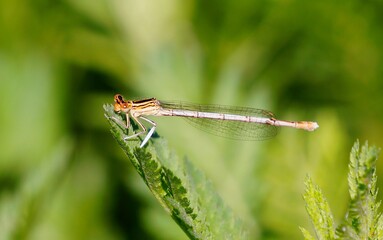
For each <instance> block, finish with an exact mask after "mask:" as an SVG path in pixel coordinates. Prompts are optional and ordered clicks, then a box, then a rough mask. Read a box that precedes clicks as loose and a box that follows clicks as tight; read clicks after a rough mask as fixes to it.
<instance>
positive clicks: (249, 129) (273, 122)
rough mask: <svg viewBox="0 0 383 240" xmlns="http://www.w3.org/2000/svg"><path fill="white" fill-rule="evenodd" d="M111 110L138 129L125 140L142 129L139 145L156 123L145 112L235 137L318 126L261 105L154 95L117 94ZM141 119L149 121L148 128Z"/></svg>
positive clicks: (264, 135) (248, 137) (261, 136)
mask: <svg viewBox="0 0 383 240" xmlns="http://www.w3.org/2000/svg"><path fill="white" fill-rule="evenodd" d="M114 111H115V112H116V113H117V114H121V115H125V117H126V122H125V121H122V120H120V119H117V118H115V117H111V118H112V119H113V120H114V121H115V122H116V123H117V124H118V125H120V126H121V127H123V128H125V129H127V130H129V128H130V127H131V123H130V119H131V120H133V122H134V123H136V124H137V125H138V127H139V129H140V130H139V131H137V132H135V133H133V134H131V135H129V136H126V137H124V140H125V141H126V140H129V139H132V138H136V137H139V136H140V135H143V134H145V133H146V136H145V137H144V140H142V142H141V145H140V148H142V147H144V146H145V144H146V143H147V142H148V141H149V139H150V138H151V137H152V135H153V133H154V131H155V129H156V127H157V124H156V123H155V122H154V121H152V120H150V119H148V118H147V117H148V116H169V117H170V116H172V117H183V118H185V119H187V120H188V121H189V122H190V123H191V124H192V125H194V126H196V127H197V128H200V129H202V130H204V131H206V132H210V133H212V134H215V135H218V136H223V137H227V138H231V139H236V140H265V139H269V138H272V137H274V136H275V135H277V133H278V130H279V128H280V127H291V128H296V129H303V130H306V131H314V130H315V129H317V128H318V127H319V125H318V123H316V122H311V121H284V120H278V119H276V118H275V116H274V114H273V113H272V112H270V111H267V110H262V109H256V108H249V107H233V106H221V105H201V104H193V103H185V102H166V101H160V100H157V99H156V98H147V99H142V100H125V99H124V97H123V96H122V95H121V94H116V95H115V96H114ZM143 121H145V122H147V123H149V124H150V125H151V128H150V130H149V131H148V129H147V128H146V127H145V125H144V124H143Z"/></svg>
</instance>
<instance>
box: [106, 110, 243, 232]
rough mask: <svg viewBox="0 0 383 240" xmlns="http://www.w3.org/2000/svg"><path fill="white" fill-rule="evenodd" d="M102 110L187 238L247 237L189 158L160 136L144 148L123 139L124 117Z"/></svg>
mask: <svg viewBox="0 0 383 240" xmlns="http://www.w3.org/2000/svg"><path fill="white" fill-rule="evenodd" d="M104 109H105V116H106V117H107V119H108V121H109V123H110V125H111V132H112V134H113V136H114V138H115V139H116V141H117V142H118V143H119V145H120V146H121V148H122V149H123V151H124V152H125V153H126V155H127V157H128V159H129V160H130V162H131V163H132V164H133V166H134V167H135V169H136V170H137V172H138V174H139V175H140V176H141V177H142V179H143V180H144V182H145V183H146V185H147V186H148V188H149V189H150V191H151V192H152V193H153V195H154V196H155V198H156V199H157V200H158V202H159V203H160V204H161V205H162V207H163V208H164V209H165V211H167V212H168V213H169V214H170V216H171V217H172V218H173V219H174V221H175V222H176V223H177V224H178V225H179V226H180V227H181V229H182V230H183V231H184V232H185V233H186V234H187V236H188V237H189V238H190V239H246V238H247V231H246V230H245V228H244V226H243V224H242V222H241V221H240V220H239V219H238V218H237V217H236V216H235V215H234V214H233V212H232V210H231V209H229V208H228V207H227V206H226V205H225V204H224V203H223V201H222V199H221V198H220V197H219V195H218V194H217V193H216V192H215V190H214V189H213V187H212V184H211V182H210V181H209V180H208V179H207V178H206V177H205V176H204V174H203V173H202V172H201V171H199V170H198V169H196V168H195V167H194V166H193V165H192V163H191V162H190V161H188V160H187V159H185V160H180V158H179V157H178V156H177V155H176V154H174V153H173V152H172V151H170V150H169V149H168V146H167V144H166V141H165V140H163V139H162V138H159V137H152V138H151V140H150V141H149V143H148V144H147V145H146V147H144V148H139V147H138V146H139V145H140V142H141V141H139V139H132V140H129V141H125V140H124V137H126V136H127V134H128V130H127V129H125V128H124V127H122V126H121V124H118V123H117V122H120V121H121V122H122V121H123V120H124V119H123V118H122V116H119V115H118V114H116V113H114V111H113V107H112V106H111V105H104ZM113 118H114V119H113ZM116 119H117V120H116ZM125 121H126V120H125ZM137 140H138V141H137Z"/></svg>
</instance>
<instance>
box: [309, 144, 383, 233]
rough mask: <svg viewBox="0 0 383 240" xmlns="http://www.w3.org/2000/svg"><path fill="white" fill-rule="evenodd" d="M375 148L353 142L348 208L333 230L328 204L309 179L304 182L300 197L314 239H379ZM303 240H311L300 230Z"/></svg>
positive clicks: (382, 228)
mask: <svg viewBox="0 0 383 240" xmlns="http://www.w3.org/2000/svg"><path fill="white" fill-rule="evenodd" d="M379 151H380V150H379V149H378V148H377V147H375V146H373V147H369V146H368V143H367V142H366V143H365V145H363V146H362V148H360V146H359V141H356V142H355V144H354V146H353V148H352V150H351V154H350V164H349V174H348V184H349V192H350V197H351V201H350V206H349V208H348V210H347V214H346V216H345V219H344V221H343V223H342V224H341V225H340V226H338V227H337V228H336V229H335V227H334V220H333V215H332V213H331V210H330V207H329V204H328V203H327V201H326V199H325V197H324V196H323V194H322V192H321V190H320V189H319V187H318V186H316V185H314V184H313V182H312V180H311V178H310V177H308V178H307V179H306V181H305V184H306V192H305V194H304V196H303V198H304V199H305V201H306V209H307V212H308V214H309V215H310V218H311V221H312V223H313V225H314V228H315V233H316V236H317V238H318V239H383V218H382V214H381V213H380V212H379V206H380V201H377V193H378V190H377V188H376V183H377V176H376V161H377V159H378V154H379ZM301 230H302V233H303V235H304V237H305V239H314V238H313V237H312V236H311V235H310V234H309V232H308V231H307V230H306V229H304V228H301Z"/></svg>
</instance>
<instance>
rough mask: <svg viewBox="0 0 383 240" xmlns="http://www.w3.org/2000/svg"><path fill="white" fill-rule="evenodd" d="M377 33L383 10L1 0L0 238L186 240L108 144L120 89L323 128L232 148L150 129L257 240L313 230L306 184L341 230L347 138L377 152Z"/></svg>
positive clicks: (382, 180) (342, 4)
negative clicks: (109, 109)
mask: <svg viewBox="0 0 383 240" xmlns="http://www.w3.org/2000/svg"><path fill="white" fill-rule="evenodd" d="M382 22H383V2H382V1H379V0H370V1H360V0H359V1H358V0H343V1H330V0H323V1H303V0H284V1H283V0H282V1H262V0H259V1H255V0H240V1H217V0H212V1H204V0H195V1H191V0H186V1H174V0H159V1H154V0H125V1H124V0H109V1H104V0H96V1H89V0H83V1H74V0H59V1H47V0H35V1H20V0H15V1H1V2H0V116H1V117H0V133H1V138H0V141H1V142H0V239H113V240H114V239H186V236H185V234H184V233H183V232H182V231H181V230H180V229H179V228H178V226H177V225H176V224H175V223H174V222H173V221H172V219H170V218H169V216H168V215H167V214H166V213H165V211H164V210H163V209H162V208H161V207H160V205H159V204H158V203H157V202H156V201H155V200H154V198H153V196H152V195H151V193H150V192H149V191H148V189H147V188H146V186H145V185H144V183H143V182H142V180H141V179H140V178H139V176H138V174H137V173H136V172H135V171H134V169H133V167H132V166H130V165H129V164H128V163H127V161H126V159H125V156H124V155H123V153H122V150H121V149H119V147H118V146H117V144H116V142H115V141H114V140H113V138H112V136H111V134H110V133H109V130H108V127H109V126H108V124H107V121H106V120H105V119H104V116H103V109H102V105H103V104H104V103H112V102H113V95H114V94H115V93H121V94H123V95H124V96H125V97H126V98H127V99H130V98H133V99H135V98H140V97H157V98H158V99H162V100H183V101H190V102H196V103H215V104H224V105H237V106H251V107H256V108H263V109H268V110H271V111H273V112H274V113H276V115H277V117H278V118H280V119H285V120H313V121H317V122H318V123H319V125H320V128H319V129H318V130H317V131H315V132H312V133H309V132H304V131H299V130H294V129H282V130H281V132H280V134H279V135H278V136H277V137H276V138H274V139H272V140H268V141H262V142H238V141H231V140H228V139H223V138H219V137H215V136H212V135H210V134H207V133H205V132H202V131H199V130H198V129H194V128H193V127H191V126H190V125H189V124H187V123H186V122H185V121H183V120H180V119H173V118H156V119H154V118H152V119H153V120H155V121H156V122H157V123H158V126H159V127H158V129H157V130H158V132H159V134H160V135H162V136H163V137H165V138H167V139H168V142H169V145H170V147H171V148H173V149H175V152H176V153H177V154H180V155H181V156H187V157H188V158H189V160H191V161H192V162H193V163H194V164H195V165H196V166H197V167H198V168H199V169H201V170H202V171H203V172H204V173H205V174H206V175H207V177H208V178H210V179H211V181H212V182H213V185H214V186H215V188H216V189H217V191H218V192H219V194H220V195H221V196H222V198H223V199H224V201H225V202H226V203H227V204H228V205H229V206H230V207H231V208H232V209H233V210H234V212H235V213H236V214H237V215H238V216H239V217H241V218H242V219H243V221H244V222H245V224H246V225H247V226H248V228H249V229H250V236H251V239H301V238H302V236H301V233H300V230H299V228H298V227H299V226H303V227H305V228H308V229H311V225H310V221H309V218H308V216H307V214H306V212H305V205H304V201H303V199H302V194H303V191H304V184H303V181H304V178H305V176H306V175H307V174H309V175H310V176H312V178H313V180H314V181H315V182H316V183H317V184H319V185H320V187H321V188H322V189H323V191H324V194H325V195H326V196H327V199H328V201H329V203H330V206H331V207H332V211H333V213H334V215H335V219H336V222H340V221H341V219H342V217H343V215H344V213H345V209H346V207H347V204H348V190H347V170H348V168H347V164H348V156H349V151H350V149H351V146H352V144H353V142H354V141H355V140H356V139H357V138H359V139H360V140H361V141H362V142H364V141H365V140H368V141H369V142H370V143H371V144H375V145H377V146H383V138H382V137H381V132H382V130H383V124H382V121H383V106H382V103H383V95H382V90H383V81H382V78H383V64H382V60H383V58H382V57H383V28H382ZM382 168H383V166H382V164H381V162H379V166H378V176H379V178H378V184H379V187H380V189H382V188H383V175H382V174H379V173H382Z"/></svg>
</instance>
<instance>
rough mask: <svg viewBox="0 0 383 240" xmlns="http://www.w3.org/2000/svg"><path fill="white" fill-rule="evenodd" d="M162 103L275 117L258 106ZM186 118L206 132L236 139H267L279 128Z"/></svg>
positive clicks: (164, 106) (178, 106) (212, 110)
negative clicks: (257, 107)
mask: <svg viewBox="0 0 383 240" xmlns="http://www.w3.org/2000/svg"><path fill="white" fill-rule="evenodd" d="M160 103H161V107H162V108H164V109H177V110H189V111H198V112H211V113H224V114H235V115H241V116H253V117H263V118H275V117H274V114H273V113H272V112H269V111H266V110H262V109H256V108H246V107H231V106H222V105H199V104H192V103H185V102H163V101H160ZM185 119H186V120H187V121H188V122H189V123H190V124H191V125H193V126H195V127H196V128H199V129H201V130H203V131H205V132H208V133H211V134H214V135H217V136H221V137H225V138H230V139H236V140H250V141H252V140H265V139H269V138H272V137H274V136H275V135H277V134H278V130H279V128H278V127H277V126H273V125H268V124H261V123H252V122H241V121H230V120H217V119H208V118H193V117H185Z"/></svg>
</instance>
